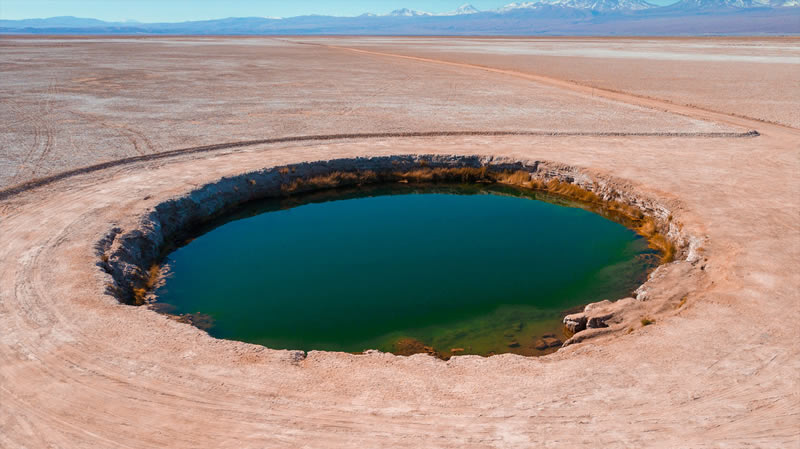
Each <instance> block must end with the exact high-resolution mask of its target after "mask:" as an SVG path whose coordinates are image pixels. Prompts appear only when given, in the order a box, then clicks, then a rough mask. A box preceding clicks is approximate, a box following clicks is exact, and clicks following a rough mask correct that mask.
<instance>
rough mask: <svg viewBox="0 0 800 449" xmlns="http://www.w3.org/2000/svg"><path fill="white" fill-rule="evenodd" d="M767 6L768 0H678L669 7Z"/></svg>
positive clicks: (678, 8) (690, 8)
mask: <svg viewBox="0 0 800 449" xmlns="http://www.w3.org/2000/svg"><path fill="white" fill-rule="evenodd" d="M764 6H769V0H680V1H679V2H677V3H673V4H671V5H669V6H667V8H669V9H677V10H680V9H688V10H692V9H720V8H721V9H726V8H758V7H764Z"/></svg>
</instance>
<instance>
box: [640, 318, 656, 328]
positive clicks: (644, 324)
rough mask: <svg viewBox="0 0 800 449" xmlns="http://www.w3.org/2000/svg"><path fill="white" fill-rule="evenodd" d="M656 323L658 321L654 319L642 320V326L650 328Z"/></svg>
mask: <svg viewBox="0 0 800 449" xmlns="http://www.w3.org/2000/svg"><path fill="white" fill-rule="evenodd" d="M655 323H656V320H654V319H652V318H648V317H645V318H642V326H649V325H651V324H655Z"/></svg>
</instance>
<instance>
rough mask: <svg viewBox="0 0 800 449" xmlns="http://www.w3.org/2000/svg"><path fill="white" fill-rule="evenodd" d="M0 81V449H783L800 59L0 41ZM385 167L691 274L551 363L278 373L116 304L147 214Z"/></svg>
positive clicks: (572, 42)
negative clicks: (499, 179) (554, 220)
mask: <svg viewBox="0 0 800 449" xmlns="http://www.w3.org/2000/svg"><path fill="white" fill-rule="evenodd" d="M0 71H1V72H2V76H0V117H2V121H0V447H8V448H23V447H24V448H40V447H41V448H45V447H48V448H49V447H59V448H98V447H107V448H117V447H119V448H123V447H124V448H133V447H137V448H138V447H141V448H150V447H176V448H193V447H220V448H226V447H230V448H245V447H247V448H249V447H252V448H265V447H275V448H285V447H306V448H331V447H353V448H363V447H393V448H394V447H415V448H416V447H425V448H516V447H519V448H528V447H565V448H567V447H569V448H572V447H579V446H582V447H625V448H628V447H657V448H676V447H681V448H696V447H725V448H751V447H759V448H762V447H763V448H790V447H798V446H799V445H800V338H798V337H800V333H799V332H798V331H800V328H799V327H798V326H800V325H799V324H798V323H800V294H799V293H798V292H800V274H798V268H797V267H798V266H800V224H799V219H800V129H799V128H800V39H797V38H685V39H677V38H675V39H672V38H670V39H644V38H636V39H634V38H541V39H538V38H537V39H534V38H531V39H526V38H491V39H484V38H367V37H340V38H321V37H290V36H287V37H275V38H268V37H261V38H221V37H220V38H215V37H207V38H188V37H161V38H149V37H148V38H143V37H142V38H134V37H124V38H107V37H96V38H90V37H81V38H78V37H75V38H70V37H57V38H56V37H15V36H4V37H2V38H0ZM751 131H757V133H753V132H751ZM395 155H478V156H482V157H484V158H486V159H485V160H490V159H488V158H493V159H491V160H496V161H524V162H542V163H543V164H545V165H544V166H548V167H560V168H561V169H563V170H567V171H570V172H571V173H576V174H578V178H580V179H587V180H593V182H599V183H601V184H602V185H605V186H608V187H609V188H614V189H617V190H618V191H620V192H625V193H629V194H631V195H634V196H636V195H638V196H640V197H641V198H647V199H648V201H651V203H652V204H655V203H657V204H659V205H661V207H662V208H663V210H664V211H668V213H669V215H670V216H669V220H670V223H672V225H674V227H675V230H676V232H678V230H679V231H680V234H681V235H683V236H688V237H687V238H690V240H691V245H689V247H688V248H689V250H688V251H684V252H682V253H681V254H680V256H681V257H679V258H678V260H676V261H675V262H672V263H670V264H668V265H665V266H662V268H659V270H657V271H656V272H655V273H654V274H653V276H652V279H651V280H650V281H648V284H646V285H645V287H646V288H645V289H644V290H645V291H644V294H641V295H639V298H637V299H636V300H635V301H628V303H631V304H633V305H631V306H630V308H629V309H626V311H623V312H620V315H619V316H620V317H621V318H620V319H621V320H627V321H624V322H625V326H624V327H625V329H627V331H625V332H622V331H620V332H616V331H614V332H604V333H603V332H595V333H594V334H592V332H590V331H585V332H587V333H588V334H587V336H593V337H594V338H586V339H583V340H582V341H580V342H578V343H576V344H572V345H569V346H566V347H564V348H562V349H561V350H559V351H558V352H556V353H554V354H551V355H548V356H545V357H539V358H526V357H521V356H516V355H510V354H506V355H498V356H492V357H488V358H483V357H478V356H461V357H454V358H452V359H450V360H448V361H444V360H439V359H436V358H433V357H430V356H428V355H424V354H418V355H414V356H411V357H400V356H394V355H391V354H383V353H377V352H370V353H367V354H364V355H354V354H345V353H332V352H320V351H312V352H309V353H308V354H303V353H300V352H297V351H278V350H271V349H268V348H264V347H260V346H255V345H249V344H245V343H239V342H233V341H224V340H216V339H213V338H211V337H210V336H208V335H207V334H206V333H204V332H203V331H201V330H199V329H197V328H195V327H192V326H190V325H188V324H183V323H180V322H177V321H175V320H171V319H169V318H168V317H166V316H164V315H159V314H157V313H156V312H154V311H152V310H150V309H148V308H146V307H133V306H127V305H123V304H120V303H119V302H118V301H117V299H116V298H115V297H113V296H111V295H109V294H108V293H107V290H106V285H107V283H108V282H109V279H110V278H109V275H108V274H107V273H106V272H104V271H103V270H102V269H101V267H100V266H98V253H97V243H98V241H100V240H101V239H102V238H103V237H104V236H106V235H108V233H109V230H110V229H112V228H116V229H117V230H118V234H117V235H119V234H122V233H125V232H133V231H135V230H137V229H138V228H139V227H140V226H141V225H142V221H141V220H142V217H144V216H145V215H147V214H148V213H150V212H151V211H152V210H153V208H155V207H156V206H157V205H159V204H160V203H163V202H165V201H167V200H170V199H175V198H182V197H185V196H186V195H187V194H189V193H190V192H192V191H197V189H200V188H202V187H203V186H205V185H207V184H209V183H215V182H217V181H218V180H219V179H220V178H223V177H227V179H228V180H233V181H230V182H234V181H235V180H236V179H237V177H241V176H242V175H243V174H247V173H252V172H257V171H258V170H261V169H269V168H273V167H280V166H285V165H287V164H300V163H303V162H313V161H325V160H334V159H346V158H356V157H365V158H369V157H378V156H395ZM359 160H361V161H364V160H366V159H359ZM547 164H549V165H547ZM87 167H88V168H87ZM65 173H66V174H65ZM245 176H248V175H245ZM221 186H222V187H225V185H224V184H221ZM237 191H238V190H237ZM649 204H650V203H649ZM665 213H666V212H665ZM676 235H677V234H676ZM609 299H617V298H609ZM643 314H647V316H651V317H653V318H654V319H655V324H653V325H650V326H647V327H643V326H637V325H635V323H636V322H637V320H638V318H639V317H640V316H643ZM631 323H633V324H631ZM620 329H621V328H620ZM612 330H613V329H612ZM589 334H591V335H589ZM578 335H581V334H578Z"/></svg>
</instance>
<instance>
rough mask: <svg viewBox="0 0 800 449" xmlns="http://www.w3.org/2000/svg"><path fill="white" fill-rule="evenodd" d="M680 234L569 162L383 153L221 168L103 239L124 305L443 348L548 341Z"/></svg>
mask: <svg viewBox="0 0 800 449" xmlns="http://www.w3.org/2000/svg"><path fill="white" fill-rule="evenodd" d="M623 225H625V226H623ZM688 246H689V245H688V240H687V239H686V238H685V237H684V236H682V235H681V234H680V233H679V232H676V227H675V226H674V223H672V217H671V215H669V211H668V210H666V209H664V208H663V207H661V206H659V205H658V204H657V203H655V202H653V201H651V200H648V199H643V198H639V197H637V196H635V195H632V194H629V193H626V192H623V191H620V190H617V189H615V187H614V185H612V184H611V183H607V182H604V181H598V180H593V179H591V178H589V177H588V176H586V175H584V174H582V173H581V172H580V171H579V170H576V169H574V168H572V167H567V166H561V165H557V164H551V163H546V162H541V161H535V162H517V161H508V160H495V159H491V158H481V157H471V156H391V157H375V158H357V159H347V160H335V161H327V162H315V163H304V164H297V165H292V166H284V167H273V168H269V169H264V170H260V171H257V172H251V173H247V174H244V175H240V176H235V177H232V178H223V179H222V180H220V181H218V182H215V183H212V184H208V185H205V186H203V187H200V188H198V189H197V190H195V191H193V192H190V193H189V194H188V195H186V196H183V197H180V198H175V199H172V200H169V201H166V202H164V203H161V204H159V205H158V206H156V207H155V208H154V210H153V211H152V212H151V213H150V214H149V215H148V216H147V217H145V218H144V219H143V221H142V224H141V226H140V228H139V229H137V230H134V231H129V232H127V233H124V234H122V233H121V232H120V230H119V229H114V230H112V231H111V232H109V234H108V235H107V236H106V237H105V238H104V239H103V240H102V241H100V242H99V244H98V252H99V254H100V258H101V265H102V266H103V267H104V268H105V269H106V271H108V272H109V273H110V274H111V275H112V277H113V279H114V283H113V286H111V287H110V291H111V293H113V294H114V295H116V296H117V297H118V298H119V299H120V301H122V302H124V303H127V304H133V305H144V304H147V305H149V306H150V307H152V308H154V309H156V310H158V311H161V312H164V313H169V314H171V315H173V316H174V317H175V318H176V319H178V320H180V321H184V322H187V323H191V324H194V325H196V326H198V327H201V328H206V329H207V330H208V331H209V333H210V334H211V335H212V336H216V337H219V338H225V339H233V340H240V341H246V342H251V343H257V344H262V345H265V346H267V347H270V348H273V349H296V350H303V351H307V350H333V351H345V352H361V351H364V350H367V349H379V350H382V351H386V352H393V353H395V354H400V355H408V354H413V353H419V352H424V353H428V354H431V355H434V356H437V357H440V358H445V359H446V358H449V357H451V356H453V355H462V354H476V355H493V354H498V353H516V354H520V355H542V354H546V353H549V352H552V351H554V350H556V349H558V347H560V346H561V344H562V343H563V342H564V341H566V340H567V339H569V338H570V337H572V332H570V331H575V328H574V326H573V327H572V328H571V329H567V328H565V327H564V325H563V324H562V319H563V317H564V315H566V314H568V313H569V312H575V311H578V310H580V309H581V308H582V307H580V306H582V305H585V304H587V303H590V302H594V301H600V300H603V299H617V298H621V297H624V296H627V295H630V294H631V293H632V292H633V290H634V289H635V288H636V287H637V286H639V285H640V284H642V282H644V281H645V280H646V278H647V274H648V273H649V272H650V271H652V269H653V268H654V267H655V266H657V265H658V263H659V262H661V261H664V260H671V259H672V258H673V257H675V256H676V255H685V253H686V252H687V249H688ZM164 262H166V263H164ZM165 274H166V276H165Z"/></svg>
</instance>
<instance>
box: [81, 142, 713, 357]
mask: <svg viewBox="0 0 800 449" xmlns="http://www.w3.org/2000/svg"><path fill="white" fill-rule="evenodd" d="M421 167H425V168H428V169H451V168H476V169H481V168H486V169H488V170H491V171H494V172H519V171H524V172H527V173H528V174H529V176H530V177H531V179H538V180H541V181H544V182H547V181H551V180H558V181H559V182H561V183H568V184H573V185H576V186H578V187H581V188H582V189H584V190H587V191H590V192H592V193H593V194H595V195H597V196H598V197H599V198H601V199H602V200H603V201H616V202H619V203H623V204H626V205H629V206H633V207H635V208H636V209H638V210H640V211H641V212H642V213H643V214H644V215H645V216H646V217H650V218H651V219H653V221H654V223H655V224H656V226H657V229H658V231H659V232H660V233H661V234H662V235H664V236H665V237H666V238H667V239H668V240H669V242H670V243H671V244H672V245H674V248H675V257H674V261H672V262H669V263H665V264H662V265H660V266H659V267H658V268H656V269H655V270H654V271H653V272H652V273H651V274H650V276H649V277H648V280H647V282H645V283H644V284H643V285H642V286H640V287H639V288H638V289H637V290H636V292H635V293H636V297H635V298H623V299H620V300H618V301H615V302H611V301H609V300H604V301H601V302H597V303H592V304H589V305H587V306H586V307H585V308H584V310H583V311H582V312H580V313H574V314H570V315H567V316H566V317H565V318H564V324H565V326H566V328H567V330H568V331H569V333H570V334H573V335H572V337H571V338H569V339H568V340H567V341H566V342H565V343H564V346H568V345H571V344H575V343H580V342H582V341H585V340H587V339H589V338H592V337H596V336H599V335H605V334H609V333H613V332H632V331H633V330H634V329H635V328H637V327H641V326H647V325H649V324H652V323H654V322H655V321H654V319H653V318H651V317H652V316H663V315H664V314H665V313H670V312H673V313H674V312H675V311H677V310H679V309H680V308H681V307H682V306H683V304H684V303H685V302H686V298H687V297H688V295H690V294H691V292H692V291H694V290H695V289H697V288H699V287H700V286H701V284H703V283H704V282H703V281H704V276H703V272H704V269H705V265H704V263H705V258H704V257H703V254H702V253H703V244H704V239H702V238H699V237H696V236H692V235H688V234H687V233H685V232H684V231H683V226H682V225H681V224H680V221H679V219H678V217H676V216H674V215H673V211H672V210H670V209H669V208H668V207H667V206H665V205H664V204H662V203H661V202H659V201H658V200H657V199H655V198H650V197H646V196H643V195H641V194H639V193H637V192H635V191H633V190H632V189H631V188H630V186H629V185H627V184H626V183H624V182H620V181H617V180H614V179H613V178H611V177H607V176H596V175H595V176H592V175H590V174H589V173H587V172H586V171H584V170H581V169H579V168H576V167H572V166H569V165H565V164H560V163H554V162H549V161H541V160H527V161H526V160H514V159H509V158H497V157H491V156H486V157H484V156H460V155H398V156H381V157H362V158H346V159H334V160H329V161H316V162H304V163H299V164H292V165H287V166H280V167H271V168H264V169H261V170H256V171H252V172H248V173H244V174H241V175H237V176H232V177H224V178H221V179H220V180H218V181H216V182H213V183H209V184H206V185H204V186H202V187H199V188H197V189H195V190H192V191H190V192H188V193H187V194H186V195H183V196H179V197H176V198H172V199H169V200H167V201H165V202H162V203H160V204H158V205H157V206H155V207H154V208H152V210H151V211H150V212H149V213H147V214H146V215H144V216H143V217H142V218H141V219H140V220H139V225H138V226H137V227H136V229H133V230H129V231H123V230H122V229H120V228H118V227H113V228H112V229H110V230H109V231H108V233H106V235H105V236H103V238H102V239H100V240H99V241H98V242H97V245H96V250H97V255H98V257H99V259H100V260H99V262H98V266H99V267H100V268H101V269H102V270H103V271H104V272H105V276H106V277H107V279H106V286H107V291H106V292H107V293H108V294H111V295H112V296H114V297H115V298H117V299H118V300H119V301H120V302H121V303H124V304H134V303H135V302H136V301H135V297H136V291H137V290H138V291H141V290H142V289H144V288H148V287H150V286H152V270H151V268H152V267H153V266H154V264H156V263H157V262H158V261H159V259H160V257H161V255H162V253H163V250H164V248H165V246H166V245H167V244H168V243H169V242H170V241H172V240H174V239H175V238H176V236H178V235H180V233H181V232H182V231H184V230H186V229H190V228H192V227H195V226H197V225H200V224H202V223H203V222H206V221H208V220H210V219H213V218H215V217H218V216H220V215H223V214H225V213H226V212H228V211H230V210H231V209H233V208H235V207H237V206H239V205H242V204H244V203H246V202H248V201H253V200H257V199H263V198H269V197H277V196H285V195H286V192H285V186H287V185H291V184H292V183H295V184H296V183H297V181H298V180H299V181H302V180H307V179H311V178H315V177H321V176H325V175H329V174H332V173H363V172H374V173H376V174H385V173H392V172H398V171H410V170H415V169H416V170H418V169H420V168H421ZM357 183H363V179H358V180H349V181H348V180H343V181H340V182H339V183H338V184H337V186H345V185H351V184H357ZM328 187H335V186H328ZM315 189H318V187H313V186H307V187H305V188H301V189H298V190H293V191H292V193H295V192H297V193H299V192H305V191H310V190H315ZM368 352H372V351H368Z"/></svg>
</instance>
